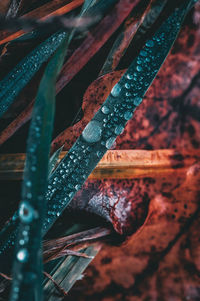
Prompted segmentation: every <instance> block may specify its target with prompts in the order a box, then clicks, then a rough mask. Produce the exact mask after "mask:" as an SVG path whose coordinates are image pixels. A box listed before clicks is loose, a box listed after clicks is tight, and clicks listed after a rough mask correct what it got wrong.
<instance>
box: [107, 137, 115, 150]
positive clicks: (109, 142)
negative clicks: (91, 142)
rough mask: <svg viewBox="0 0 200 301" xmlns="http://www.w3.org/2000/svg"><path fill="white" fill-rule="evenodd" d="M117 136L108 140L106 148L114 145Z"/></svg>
mask: <svg viewBox="0 0 200 301" xmlns="http://www.w3.org/2000/svg"><path fill="white" fill-rule="evenodd" d="M115 139H116V137H110V138H109V139H108V140H107V141H106V148H107V149H110V148H111V147H112V145H113V143H114V142H115Z"/></svg>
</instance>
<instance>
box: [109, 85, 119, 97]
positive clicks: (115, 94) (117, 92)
mask: <svg viewBox="0 0 200 301" xmlns="http://www.w3.org/2000/svg"><path fill="white" fill-rule="evenodd" d="M120 92H121V87H120V85H119V84H116V85H115V86H114V87H113V88H112V90H111V94H112V96H113V97H117V96H119V94H120Z"/></svg>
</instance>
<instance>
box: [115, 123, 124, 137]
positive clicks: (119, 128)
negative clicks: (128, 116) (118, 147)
mask: <svg viewBox="0 0 200 301" xmlns="http://www.w3.org/2000/svg"><path fill="white" fill-rule="evenodd" d="M123 130H124V127H123V126H122V125H121V124H120V125H118V126H117V127H116V128H115V134H116V135H120V134H121V133H122V132H123Z"/></svg>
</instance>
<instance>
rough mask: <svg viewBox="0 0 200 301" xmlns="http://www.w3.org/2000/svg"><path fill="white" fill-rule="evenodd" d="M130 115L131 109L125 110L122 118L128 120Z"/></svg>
mask: <svg viewBox="0 0 200 301" xmlns="http://www.w3.org/2000/svg"><path fill="white" fill-rule="evenodd" d="M132 115H133V113H132V112H131V111H126V112H125V113H124V119H125V120H129V119H131V117H132Z"/></svg>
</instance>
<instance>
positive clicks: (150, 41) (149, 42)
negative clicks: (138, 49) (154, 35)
mask: <svg viewBox="0 0 200 301" xmlns="http://www.w3.org/2000/svg"><path fill="white" fill-rule="evenodd" d="M146 46H147V47H153V46H154V42H153V41H152V40H149V41H147V42H146Z"/></svg>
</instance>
